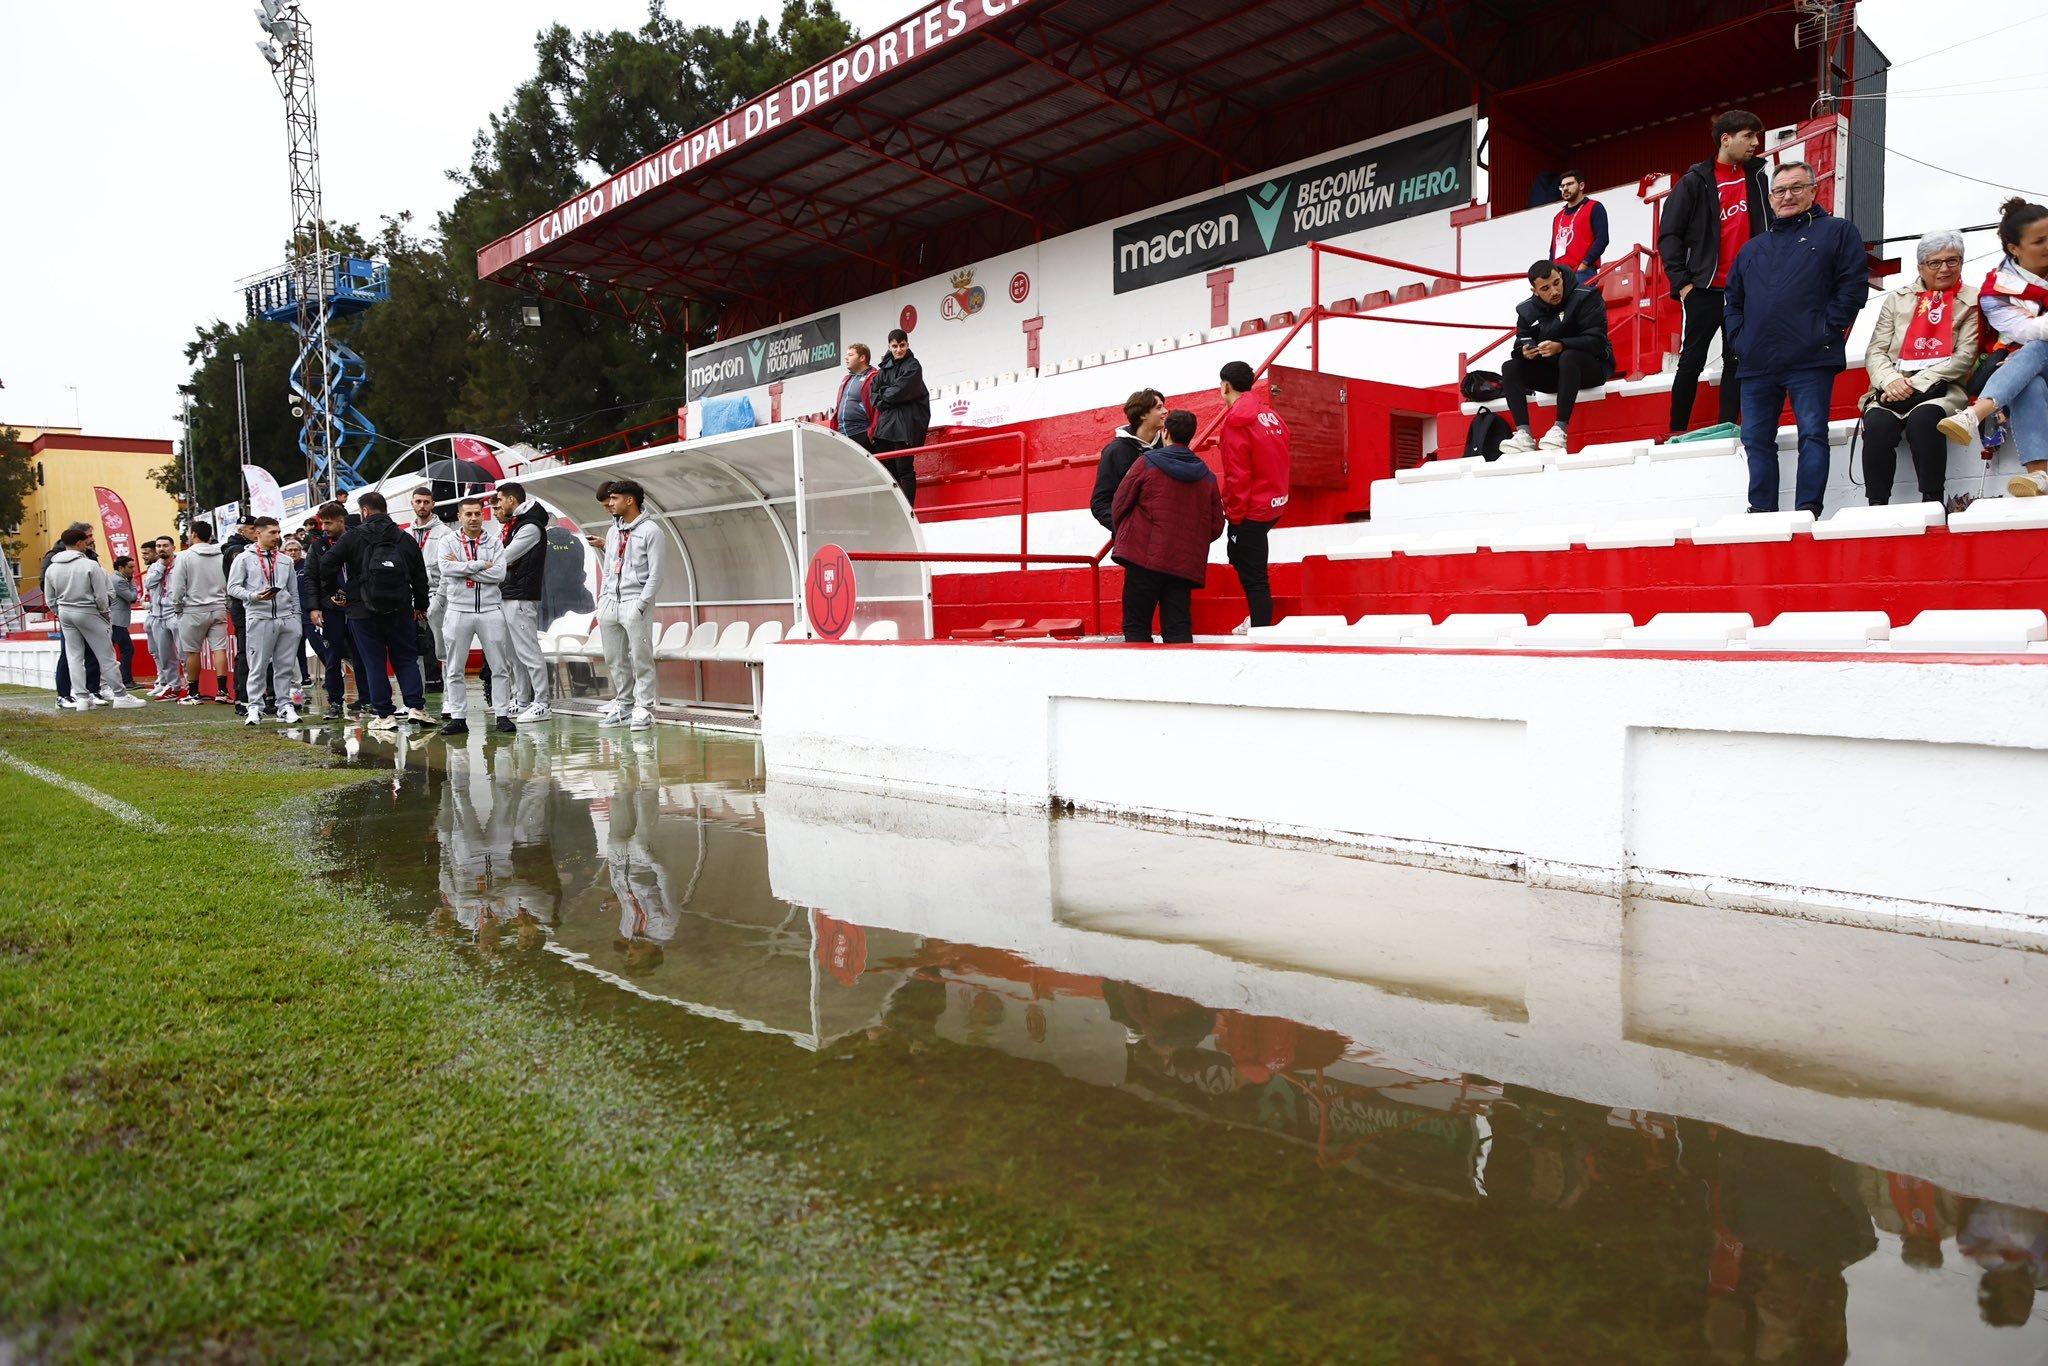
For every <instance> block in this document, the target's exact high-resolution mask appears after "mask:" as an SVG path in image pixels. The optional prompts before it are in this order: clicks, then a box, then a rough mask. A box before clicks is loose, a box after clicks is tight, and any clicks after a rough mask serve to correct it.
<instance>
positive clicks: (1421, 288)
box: [1394, 280, 1429, 304]
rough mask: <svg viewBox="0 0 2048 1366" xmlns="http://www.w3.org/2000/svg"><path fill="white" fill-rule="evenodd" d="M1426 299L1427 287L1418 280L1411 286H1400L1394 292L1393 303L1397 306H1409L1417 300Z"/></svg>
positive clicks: (1427, 294)
mask: <svg viewBox="0 0 2048 1366" xmlns="http://www.w3.org/2000/svg"><path fill="white" fill-rule="evenodd" d="M1428 297H1429V286H1428V285H1426V284H1424V283H1422V282H1421V281H1420V280H1417V281H1415V282H1414V283H1413V284H1406V285H1402V286H1401V287H1400V288H1399V289H1397V290H1395V291H1394V302H1395V303H1397V304H1411V303H1414V302H1415V301H1416V300H1417V299H1427V298H1428Z"/></svg>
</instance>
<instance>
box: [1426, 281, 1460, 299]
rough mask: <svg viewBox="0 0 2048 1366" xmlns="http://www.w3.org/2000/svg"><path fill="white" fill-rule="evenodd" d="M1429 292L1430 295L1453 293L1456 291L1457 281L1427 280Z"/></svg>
mask: <svg viewBox="0 0 2048 1366" xmlns="http://www.w3.org/2000/svg"><path fill="white" fill-rule="evenodd" d="M1429 292H1430V294H1431V295H1432V296H1435V295H1438V294H1455V293H1457V292H1458V282H1457V281H1456V280H1432V281H1430V282H1429Z"/></svg>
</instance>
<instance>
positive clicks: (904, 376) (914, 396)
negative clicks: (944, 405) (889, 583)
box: [869, 327, 932, 507]
mask: <svg viewBox="0 0 2048 1366" xmlns="http://www.w3.org/2000/svg"><path fill="white" fill-rule="evenodd" d="M875 370H876V378H875V427H874V430H873V431H872V432H870V433H869V435H870V436H871V437H872V438H873V439H874V443H875V444H874V450H875V456H876V458H877V459H879V460H880V461H881V462H882V465H883V467H884V468H886V469H887V470H888V471H889V473H890V474H892V475H894V476H895V479H896V485H897V487H898V488H900V489H902V490H903V501H904V502H906V503H908V504H910V505H911V506H912V507H916V506H917V457H916V456H911V455H898V456H891V455H889V454H888V452H890V451H907V450H910V449H912V448H913V447H916V446H922V445H923V444H924V438H925V433H927V432H929V431H930V430H931V425H932V396H931V391H930V390H929V389H927V388H925V383H924V366H923V365H921V364H920V363H919V362H918V359H917V357H916V356H914V355H912V354H911V353H910V334H909V333H908V332H905V331H904V330H903V329H902V328H900V327H899V328H896V329H894V330H892V331H891V332H890V333H889V355H888V358H887V359H885V360H884V361H883V362H882V363H881V364H880V365H879V366H877V367H875Z"/></svg>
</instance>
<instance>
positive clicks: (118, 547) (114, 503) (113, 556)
mask: <svg viewBox="0 0 2048 1366" xmlns="http://www.w3.org/2000/svg"><path fill="white" fill-rule="evenodd" d="M92 496H93V497H95V498H97V499H98V500H99V504H100V529H101V530H102V531H103V532H105V533H106V539H107V568H108V569H110V570H111V569H112V568H113V567H114V561H115V560H118V559H120V558H121V557H122V556H123V555H127V556H129V557H131V558H132V557H133V556H134V554H135V524H134V523H133V522H131V521H129V520H128V505H127V504H126V503H124V502H122V501H121V495H120V494H118V493H116V492H114V491H113V490H112V489H103V488H100V487H98V486H97V485H95V486H94V487H93V491H92Z"/></svg>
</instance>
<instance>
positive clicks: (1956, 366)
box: [1863, 230, 1978, 507]
mask: <svg viewBox="0 0 2048 1366" xmlns="http://www.w3.org/2000/svg"><path fill="white" fill-rule="evenodd" d="M1914 255H1915V257H1916V258H1917V261H1918V265H1919V269H1918V270H1917V271H1916V272H1915V273H1914V275H1913V276H1912V278H1911V279H1909V280H1907V281H1906V283H1904V284H1902V285H1900V286H1899V287H1898V288H1897V289H1894V290H1892V291H1891V293H1889V294H1887V295H1885V297H1884V308H1883V309H1882V310H1880V311H1879V313H1878V315H1877V324H1876V326H1875V327H1873V328H1872V329H1871V333H1870V346H1869V348H1868V350H1867V351H1866V352H1865V355H1864V361H1863V368H1864V369H1865V370H1867V371H1869V372H1870V392H1869V393H1867V394H1865V395H1864V396H1863V471H1864V474H1865V475H1866V476H1867V477H1866V479H1865V482H1866V484H1867V485H1868V487H1869V493H1870V505H1871V506H1872V507H1883V506H1884V505H1885V504H1887V503H1889V502H1891V500H1892V481H1893V479H1894V478H1895V477H1896V475H1897V472H1898V454H1899V438H1900V437H1902V436H1903V437H1904V438H1905V440H1906V447H1907V449H1908V450H1910V451H1911V452H1912V453H1913V473H1914V475H1915V479H1916V482H1917V483H1918V484H1919V487H1920V501H1921V502H1923V503H1939V502H1941V501H1942V496H1943V493H1944V492H1945V486H1946V484H1947V480H1948V440H1947V439H1946V438H1945V437H1943V436H1942V434H1941V426H1940V423H1941V420H1942V419H1943V418H1945V417H1947V416H1949V415H1950V414H1951V413H1959V412H1961V411H1962V410H1963V407H1964V405H1965V404H1966V403H1967V402H1968V401H1969V400H1968V399H1967V398H1966V397H1965V395H1964V393H1963V385H1964V382H1965V381H1967V380H1968V379H1969V377H1970V370H1971V367H1973V366H1974V365H1976V363H1977V323H1978V315H1977V291H1976V290H1974V289H1972V288H1970V287H1969V286H1968V285H1966V284H1964V283H1963V235H1962V234H1961V233H1959V232H1953V231H1948V230H1944V231H1941V232H1930V233H1928V234H1927V235H1926V236H1925V237H1922V238H1921V239H1920V245H1919V247H1918V248H1917V249H1916V250H1915V252H1914Z"/></svg>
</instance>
